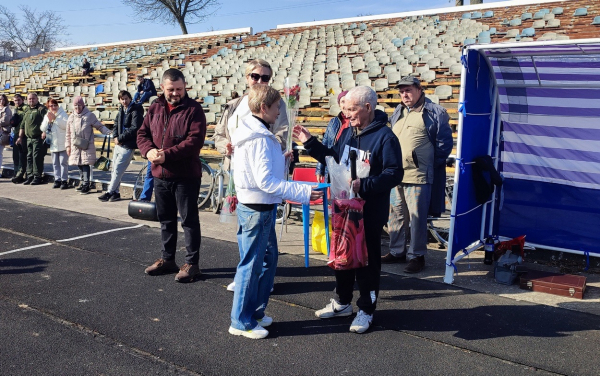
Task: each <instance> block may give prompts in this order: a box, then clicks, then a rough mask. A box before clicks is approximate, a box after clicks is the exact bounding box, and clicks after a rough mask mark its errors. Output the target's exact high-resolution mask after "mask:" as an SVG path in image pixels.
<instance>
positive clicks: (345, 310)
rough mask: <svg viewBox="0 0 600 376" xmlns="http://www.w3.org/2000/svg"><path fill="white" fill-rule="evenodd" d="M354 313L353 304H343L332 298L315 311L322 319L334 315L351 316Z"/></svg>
mask: <svg viewBox="0 0 600 376" xmlns="http://www.w3.org/2000/svg"><path fill="white" fill-rule="evenodd" d="M351 314H352V304H346V305H342V304H340V303H338V302H337V301H336V300H335V299H331V302H330V303H329V304H327V305H326V306H325V308H323V309H320V310H318V311H316V312H315V316H317V317H318V318H320V319H329V318H332V317H343V316H350V315H351Z"/></svg>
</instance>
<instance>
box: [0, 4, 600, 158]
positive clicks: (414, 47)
mask: <svg viewBox="0 0 600 376" xmlns="http://www.w3.org/2000/svg"><path fill="white" fill-rule="evenodd" d="M599 6H600V0H585V1H580V0H575V1H556V2H543V3H539V2H537V3H534V2H531V3H529V4H524V3H521V4H519V3H518V2H514V1H513V2H511V5H510V6H507V5H506V4H505V3H489V4H483V5H482V6H479V7H478V8H477V9H476V10H473V11H470V12H465V10H464V9H465V7H457V8H453V9H452V10H451V11H448V10H447V9H448V8H446V11H443V12H439V13H433V12H431V11H428V12H427V14H425V13H426V12H423V15H410V16H398V17H390V16H386V15H382V16H381V17H380V18H377V17H374V16H370V17H365V18H364V19H363V20H361V19H360V18H357V21H350V22H342V21H339V20H338V21H336V20H331V21H329V22H321V24H319V25H310V24H304V25H302V24H298V25H286V26H280V27H278V28H276V29H272V30H268V31H265V32H261V33H258V34H252V32H251V29H248V31H246V32H243V31H242V32H240V31H239V29H237V30H236V31H235V32H232V33H229V34H228V33H227V32H221V33H219V34H218V35H203V36H198V37H194V36H185V37H181V38H177V37H173V38H172V39H164V40H159V41H139V42H135V41H133V42H131V43H119V44H118V45H113V46H111V45H105V46H96V47H89V46H88V47H81V48H71V49H68V50H58V51H53V52H48V53H45V54H42V55H37V56H34V57H29V58H25V59H21V60H16V61H11V62H9V63H4V64H0V87H3V88H4V89H3V90H0V92H1V93H6V94H9V95H10V94H14V93H27V92H31V91H35V92H37V93H38V95H40V100H41V102H42V103H44V102H45V101H46V100H47V98H49V97H52V98H56V99H58V100H59V103H60V105H61V106H62V107H64V108H65V109H67V111H71V110H72V98H73V97H74V96H77V95H81V96H83V97H84V98H85V100H86V104H88V106H89V107H90V109H92V110H93V111H95V113H96V115H97V116H98V117H99V118H100V119H101V120H102V121H103V122H104V123H106V124H108V125H111V124H112V121H113V119H114V117H115V116H116V110H117V105H118V100H117V94H118V92H119V90H129V91H130V92H132V94H133V93H134V92H135V91H136V82H135V79H136V76H137V75H138V74H143V75H145V76H147V77H149V78H151V79H152V80H153V81H154V83H155V86H156V87H157V89H158V90H159V94H160V89H159V79H160V77H161V75H162V73H163V72H164V70H166V69H168V68H169V67H177V68H180V69H181V70H182V71H183V73H184V75H185V76H186V81H187V90H188V95H189V96H190V97H191V98H193V99H195V100H197V101H198V102H201V103H203V107H204V109H205V112H206V115H207V120H208V123H209V134H208V136H209V137H210V135H211V134H212V131H213V129H214V124H215V123H216V122H217V121H218V120H219V118H220V116H221V111H222V108H223V105H224V104H225V103H226V102H227V101H228V100H230V99H231V96H232V93H233V91H237V92H238V93H240V94H241V93H243V92H244V91H245V90H246V88H247V85H246V82H245V77H244V68H245V65H246V63H247V62H248V61H250V60H252V59H255V58H262V59H265V60H267V61H269V62H270V63H271V65H272V67H273V71H274V72H273V73H274V74H273V78H272V81H271V84H272V86H273V87H274V88H276V89H278V90H283V85H284V84H283V82H284V80H285V79H286V78H288V79H289V80H290V81H291V82H292V83H294V84H296V83H297V84H299V85H300V86H301V97H300V105H301V108H300V113H299V116H298V121H300V122H302V123H304V124H305V125H306V126H307V127H308V128H309V129H310V130H311V132H314V133H316V134H318V135H322V134H323V133H324V131H325V127H326V125H327V122H328V121H329V120H330V119H331V117H332V116H335V115H337V113H338V112H339V107H337V103H336V101H335V100H334V98H335V97H337V94H338V93H339V92H340V91H341V90H345V89H349V88H351V87H354V86H356V85H368V86H372V87H373V88H374V89H375V90H376V91H377V94H378V97H379V99H378V104H379V106H378V107H379V108H380V109H382V110H383V111H385V112H386V113H388V114H391V113H392V112H393V111H394V108H395V107H396V106H397V105H398V104H399V103H400V99H399V96H398V91H397V90H395V89H394V84H395V82H397V81H398V80H399V78H400V77H402V76H405V75H408V74H413V75H416V76H418V77H420V79H421V80H422V81H423V86H424V89H425V93H426V95H427V96H429V97H430V98H431V99H432V100H434V101H435V102H438V103H439V104H440V105H442V106H444V107H445V108H446V109H447V110H448V113H449V114H450V117H451V125H452V126H453V127H455V126H456V125H457V120H456V119H457V115H458V110H457V107H458V95H459V91H460V74H461V69H462V65H461V50H462V47H463V46H464V45H467V44H472V43H502V42H524V41H535V40H541V41H543V40H557V39H581V38H594V37H597V35H598V32H599V30H600V29H599V27H600V26H599V24H600V21H599V20H600V18H599V17H600V11H599ZM412 13H415V12H412ZM83 58H87V59H88V60H89V61H90V62H91V63H92V66H94V68H95V71H94V72H93V73H92V74H91V75H90V76H81V68H80V67H81V62H82V60H83ZM152 99H153V98H152ZM146 106H147V104H146ZM202 154H203V155H205V156H209V157H210V156H216V155H217V153H216V151H215V150H212V149H210V147H208V146H207V147H205V148H204V149H203V151H202ZM301 162H303V163H312V162H314V161H313V160H312V159H310V158H309V157H307V156H301Z"/></svg>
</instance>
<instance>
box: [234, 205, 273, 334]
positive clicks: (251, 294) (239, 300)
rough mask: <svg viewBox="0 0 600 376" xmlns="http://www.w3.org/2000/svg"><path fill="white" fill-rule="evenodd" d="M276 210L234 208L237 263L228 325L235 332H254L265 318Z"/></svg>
mask: <svg viewBox="0 0 600 376" xmlns="http://www.w3.org/2000/svg"><path fill="white" fill-rule="evenodd" d="M276 210H277V209H276V208H275V209H273V210H270V211H263V212H261V211H256V210H252V209H250V208H248V207H247V206H245V205H244V204H239V205H238V207H237V214H238V232H237V238H238V247H239V250H240V263H239V264H238V266H237V271H236V273H235V279H234V281H235V290H234V292H233V307H232V308H231V326H232V327H234V328H236V329H240V330H250V329H253V328H255V327H256V325H258V322H257V321H256V320H257V319H261V318H263V317H264V315H265V308H266V307H267V303H268V302H269V296H270V295H271V288H272V287H273V281H274V280H275V271H276V269H277V257H278V254H277V237H276V235H275V218H276ZM267 245H268V246H267Z"/></svg>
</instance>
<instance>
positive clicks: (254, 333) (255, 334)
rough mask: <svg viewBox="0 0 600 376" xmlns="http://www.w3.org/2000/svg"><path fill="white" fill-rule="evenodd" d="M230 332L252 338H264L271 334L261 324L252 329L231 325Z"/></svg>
mask: <svg viewBox="0 0 600 376" xmlns="http://www.w3.org/2000/svg"><path fill="white" fill-rule="evenodd" d="M229 334H233V335H234V336H244V337H246V338H251V339H262V338H265V337H266V336H268V335H269V331H268V330H267V329H265V328H263V327H262V326H260V325H256V326H255V327H254V329H250V330H240V329H236V328H234V327H233V326H230V327H229Z"/></svg>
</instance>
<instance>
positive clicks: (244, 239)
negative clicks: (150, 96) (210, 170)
mask: <svg viewBox="0 0 600 376" xmlns="http://www.w3.org/2000/svg"><path fill="white" fill-rule="evenodd" d="M280 99H281V95H280V94H279V92H278V91H277V90H275V89H273V88H272V87H269V86H267V85H255V86H253V87H252V88H251V89H250V92H249V94H248V105H249V107H250V111H251V112H252V116H247V117H245V118H243V119H240V120H239V121H238V125H237V128H236V130H235V132H234V133H233V134H232V136H231V142H232V144H233V146H234V150H235V152H234V155H233V163H234V165H235V172H234V181H235V189H236V194H237V199H238V206H237V214H238V232H237V238H238V247H239V250H240V263H239V264H238V266H237V271H236V274H235V290H234V292H233V307H232V309H231V326H230V327H229V333H231V334H233V335H242V336H244V337H248V338H254V339H258V338H265V337H266V336H267V335H268V334H269V332H268V331H267V330H266V329H264V327H265V326H268V325H270V324H271V323H272V322H273V319H271V318H270V317H268V316H265V308H266V306H267V303H268V301H269V295H270V294H271V287H272V286H273V280H274V279H275V269H276V267H277V254H278V250H277V238H276V236H275V216H276V210H277V204H279V203H281V201H282V200H292V201H296V202H301V203H303V204H308V203H309V201H310V200H316V199H318V198H320V197H322V196H323V193H322V192H319V191H315V190H313V188H311V187H310V186H309V185H305V184H302V183H293V182H289V181H286V180H284V177H285V157H284V156H283V154H282V152H281V146H280V144H279V142H278V141H277V138H276V137H275V136H274V135H273V133H272V132H270V131H269V128H270V127H271V125H272V124H274V123H275V121H276V120H277V117H278V116H279V104H280ZM267 243H268V244H269V246H267Z"/></svg>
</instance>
